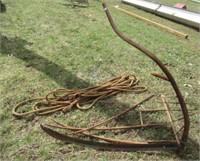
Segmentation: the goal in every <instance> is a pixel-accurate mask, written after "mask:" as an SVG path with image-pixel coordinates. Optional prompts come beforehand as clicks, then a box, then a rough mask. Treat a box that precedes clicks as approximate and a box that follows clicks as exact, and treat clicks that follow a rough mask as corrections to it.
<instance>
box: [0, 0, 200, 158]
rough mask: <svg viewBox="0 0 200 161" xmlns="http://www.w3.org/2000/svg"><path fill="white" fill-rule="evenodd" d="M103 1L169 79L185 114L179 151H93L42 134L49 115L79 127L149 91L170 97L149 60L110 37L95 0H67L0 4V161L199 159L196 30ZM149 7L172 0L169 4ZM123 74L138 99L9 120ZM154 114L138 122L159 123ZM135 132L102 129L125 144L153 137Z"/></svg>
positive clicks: (125, 120)
mask: <svg viewBox="0 0 200 161" xmlns="http://www.w3.org/2000/svg"><path fill="white" fill-rule="evenodd" d="M103 2H105V3H106V4H107V6H108V7H109V10H110V13H111V15H112V17H113V19H114V21H115V23H116V25H117V26H118V28H119V29H120V30H121V31H122V32H123V33H124V34H125V35H127V36H129V37H130V38H131V39H133V40H135V41H136V42H138V43H139V44H141V45H142V46H144V47H145V48H147V49H149V50H150V51H151V52H153V53H154V54H155V55H156V56H157V57H158V58H159V59H160V60H161V61H162V62H163V63H164V64H165V65H166V67H167V68H168V69H169V70H170V72H171V73H172V75H173V76H174V78H175V80H176V81H177V84H178V86H179V88H180V90H181V92H182V94H183V96H184V98H185V101H186V104H187V107H188V109H189V114H191V116H190V121H191V126H190V133H189V139H188V144H187V148H186V150H185V152H184V154H182V155H177V154H176V153H174V152H167V151H136V152H110V151H100V150H94V149H91V148H89V147H83V146H78V145H73V144H66V143H64V142H61V141H58V140H55V139H54V138H52V137H50V136H48V135H47V134H45V133H44V132H43V131H42V130H41V128H40V124H41V123H51V118H54V119H56V120H59V121H61V122H63V123H64V124H67V125H71V126H74V127H87V126H88V125H89V126H91V125H93V124H95V123H96V122H99V121H102V120H105V119H106V118H109V117H111V116H113V115H114V114H116V113H117V112H119V111H120V110H121V109H124V108H128V107H130V106H132V105H133V104H134V103H135V102H138V101H140V100H142V99H144V98H145V97H146V96H148V95H149V94H150V93H156V94H158V93H164V94H165V95H166V96H167V97H171V96H172V95H174V93H173V91H172V90H171V88H170V86H169V84H168V83H167V82H166V81H163V80H161V79H157V78H155V77H153V76H151V74H150V73H151V72H154V71H156V72H161V71H160V69H159V68H158V67H157V66H156V65H155V63H153V62H152V61H151V60H150V59H149V58H147V57H146V56H145V55H144V54H143V53H141V52H140V51H138V50H137V49H135V48H133V47H132V46H130V45H128V44H127V43H125V42H124V41H122V40H121V39H120V38H119V37H117V35H116V34H115V33H114V31H113V30H112V28H111V26H110V24H109V22H108V20H107V17H106V15H105V13H104V11H103V8H102V1H101V0H89V6H88V7H86V6H82V5H80V6H77V7H73V6H72V5H71V3H70V1H67V0H27V1H24V0H4V1H3V3H4V5H5V8H4V10H3V11H2V13H0V18H1V26H0V33H1V35H0V36H1V50H0V96H1V97H0V122H1V127H0V136H1V139H0V141H1V142H0V150H1V158H0V159H1V160H140V161H143V160H199V143H200V137H199V136H200V129H199V128H198V127H199V103H200V102H199V96H200V93H199V86H200V76H199V75H200V72H199V65H200V64H199V62H200V56H199V52H200V43H199V42H200V41H199V37H200V34H199V32H198V31H196V30H194V29H192V28H189V27H187V26H184V25H181V24H178V23H175V22H172V21H169V20H167V19H164V18H161V17H158V16H156V15H153V14H151V13H147V12H145V11H142V10H139V9H137V8H134V7H131V6H128V5H125V4H122V3H121V2H120V1H119V0H109V1H108V0H105V1H103ZM154 2H160V3H164V4H168V5H175V3H176V2H175V1H174V0H154ZM177 2H178V1H177ZM182 3H185V4H186V5H187V9H188V10H192V11H199V7H200V5H199V4H198V3H195V2H192V1H187V0H182ZM114 5H119V6H120V7H121V8H123V9H126V10H128V11H130V12H133V13H135V14H138V15H140V16H144V17H145V18H148V19H150V20H153V21H156V22H159V23H161V24H164V25H166V26H168V27H172V28H173V29H176V30H178V31H181V32H183V33H186V34H188V39H183V38H180V37H177V36H175V35H173V34H171V33H168V32H166V31H164V30H162V29H159V28H156V27H153V26H150V25H147V24H146V23H144V22H142V21H140V20H137V19H134V18H132V17H130V16H128V15H125V14H123V13H121V12H119V11H117V10H116V9H114V8H113V7H112V6H114ZM124 71H128V72H130V73H132V74H134V75H135V76H136V77H137V78H138V79H139V84H140V85H145V86H147V88H148V91H147V92H145V93H140V94H135V93H131V92H130V93H120V94H118V95H116V96H113V97H110V98H107V99H105V100H100V101H99V102H97V103H96V104H95V105H94V106H93V108H91V109H89V110H87V111H80V110H78V109H77V108H73V109H72V110H71V111H69V112H67V113H65V114H63V113H62V112H56V113H54V114H51V115H47V116H36V115H29V116H26V117H22V118H17V117H14V116H13V115H12V108H13V107H14V106H15V105H16V104H18V103H19V102H21V101H23V100H26V99H30V98H36V97H44V96H45V95H46V94H47V93H48V92H50V91H52V90H55V89H57V88H67V89H79V88H85V87H89V86H93V85H96V84H98V83H99V82H102V81H105V80H108V79H110V78H112V77H115V76H118V75H120V74H121V73H123V72H124ZM151 105H153V106H157V104H156V105H155V104H153V103H152V104H151ZM190 109H191V110H190ZM160 117H161V115H157V116H153V115H152V116H150V117H149V116H146V117H145V119H156V121H159V119H160ZM137 121H138V120H137V119H136V118H135V117H134V112H133V111H131V112H130V113H128V114H126V115H124V116H123V117H120V118H118V119H116V120H113V121H112V122H111V123H110V125H116V124H132V123H135V122H137ZM141 131H142V132H141ZM141 131H138V130H133V131H127V132H126V131H125V132H122V133H117V134H116V133H112V132H108V133H107V134H106V135H107V136H109V137H119V138H120V137H121V138H123V139H126V138H127V137H128V136H130V134H131V135H132V136H135V137H136V138H137V139H141V138H148V137H150V136H151V134H152V133H154V130H153V129H150V130H147V131H145V130H141ZM155 133H156V134H158V133H159V131H157V132H155ZM118 135H119V136H118ZM158 135H159V136H160V135H161V134H158Z"/></svg>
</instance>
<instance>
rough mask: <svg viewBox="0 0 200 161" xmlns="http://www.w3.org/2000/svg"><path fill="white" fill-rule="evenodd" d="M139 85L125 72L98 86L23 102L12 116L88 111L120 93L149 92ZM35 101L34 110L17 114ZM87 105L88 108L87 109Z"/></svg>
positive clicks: (60, 91) (55, 93) (57, 91)
mask: <svg viewBox="0 0 200 161" xmlns="http://www.w3.org/2000/svg"><path fill="white" fill-rule="evenodd" d="M137 84H138V79H137V78H136V77H135V76H134V75H133V74H130V73H128V72H125V73H123V74H122V75H120V76H118V77H114V78H112V79H110V80H108V81H105V82H103V83H101V84H99V85H97V86H92V87H89V88H83V89H77V90H69V89H56V90H54V91H52V92H49V93H48V94H47V95H46V96H45V97H41V98H33V99H28V100H25V101H22V102H20V103H19V104H17V105H16V106H15V107H14V108H13V110H12V114H13V115H14V116H25V115H29V114H33V113H34V114H37V115H45V114H50V113H53V112H56V111H62V112H64V113H65V112H66V111H69V110H70V109H71V108H72V107H73V106H76V107H77V108H78V109H80V110H87V109H89V108H91V107H92V106H93V105H94V104H95V103H96V102H97V101H98V100H100V99H103V98H106V97H109V96H112V95H115V94H117V93H119V92H135V93H140V92H144V91H146V90H147V88H146V87H145V86H136V85H137ZM34 101H35V104H34V105H33V106H32V110H30V111H27V112H17V111H19V108H20V107H22V106H23V105H26V104H28V103H30V102H34ZM86 105H88V106H87V107H85V106H86Z"/></svg>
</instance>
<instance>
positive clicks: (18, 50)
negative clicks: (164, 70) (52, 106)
mask: <svg viewBox="0 0 200 161" xmlns="http://www.w3.org/2000/svg"><path fill="white" fill-rule="evenodd" d="M27 45H31V44H30V43H29V42H27V41H25V40H23V39H20V38H19V37H15V38H7V37H5V36H3V35H1V54H2V55H3V56H9V55H12V56H14V57H15V58H17V59H20V60H22V61H24V62H25V63H26V66H27V67H32V68H34V69H36V70H38V71H40V72H42V73H44V74H46V75H48V76H49V77H50V78H51V79H52V80H54V81H55V82H57V83H58V84H60V85H61V86H63V87H65V88H69V89H73V88H83V87H88V86H89V85H90V84H89V83H88V82H85V81H84V80H82V79H80V78H78V77H77V76H76V75H75V74H73V73H72V72H70V71H67V70H65V69H63V68H62V67H61V66H59V65H58V64H55V63H54V62H52V61H49V60H48V59H47V58H44V57H42V56H40V55H38V54H37V53H34V52H33V51H31V50H28V49H27V48H26V46H27ZM0 56H1V55H0ZM40 64H42V65H40ZM58 78H60V79H58ZM102 102H103V104H102ZM102 102H100V103H99V106H103V107H102V108H101V109H99V111H100V112H102V113H105V114H106V115H108V116H109V117H110V116H113V113H115V112H113V108H107V107H108V106H111V107H112V106H113V105H114V107H115V108H116V109H117V110H120V109H122V108H123V109H124V108H128V107H129V106H128V105H127V104H125V103H122V102H119V101H118V100H116V99H115V98H111V99H108V100H103V101H102ZM105 106H107V107H105ZM127 115H128V114H127ZM133 116H135V117H138V116H136V115H134V114H133V113H132V114H131V113H129V116H124V117H120V118H118V119H117V121H119V122H121V123H126V124H131V123H133V122H134V121H136V120H137V121H138V119H136V118H135V117H133ZM125 118H126V119H125ZM148 119H151V118H148ZM157 121H158V122H159V120H157ZM167 130H169V129H167ZM157 155H159V154H157ZM160 155H163V153H161V154H160ZM179 157H180V159H183V160H198V159H199V145H198V143H196V142H195V141H193V139H192V138H189V139H188V148H187V149H186V151H185V153H184V154H182V155H180V156H179Z"/></svg>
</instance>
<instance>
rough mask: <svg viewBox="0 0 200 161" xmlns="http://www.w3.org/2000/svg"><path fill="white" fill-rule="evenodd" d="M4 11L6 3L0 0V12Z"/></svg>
mask: <svg viewBox="0 0 200 161" xmlns="http://www.w3.org/2000/svg"><path fill="white" fill-rule="evenodd" d="M4 12H6V5H5V4H4V3H3V2H1V1H0V13H4Z"/></svg>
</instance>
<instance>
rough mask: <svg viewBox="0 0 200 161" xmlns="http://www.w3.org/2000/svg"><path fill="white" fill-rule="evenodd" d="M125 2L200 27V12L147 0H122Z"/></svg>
mask: <svg viewBox="0 0 200 161" xmlns="http://www.w3.org/2000/svg"><path fill="white" fill-rule="evenodd" d="M122 2H123V3H125V4H128V5H133V6H135V7H137V8H140V9H143V10H145V11H148V12H151V13H154V14H157V15H160V16H162V17H165V18H169V19H171V20H174V21H177V22H179V23H182V24H185V25H188V26H192V27H195V28H198V29H199V28H200V14H199V13H196V12H191V11H187V10H183V9H179V8H175V7H170V6H166V5H163V4H159V3H153V2H149V1H145V0H122Z"/></svg>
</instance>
